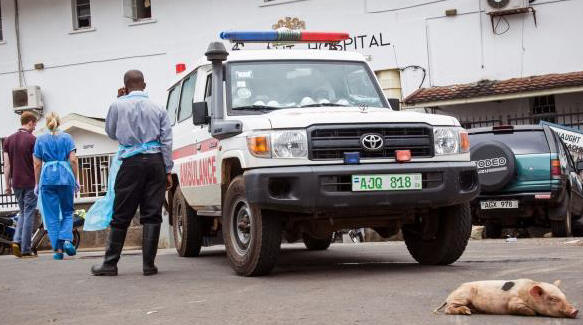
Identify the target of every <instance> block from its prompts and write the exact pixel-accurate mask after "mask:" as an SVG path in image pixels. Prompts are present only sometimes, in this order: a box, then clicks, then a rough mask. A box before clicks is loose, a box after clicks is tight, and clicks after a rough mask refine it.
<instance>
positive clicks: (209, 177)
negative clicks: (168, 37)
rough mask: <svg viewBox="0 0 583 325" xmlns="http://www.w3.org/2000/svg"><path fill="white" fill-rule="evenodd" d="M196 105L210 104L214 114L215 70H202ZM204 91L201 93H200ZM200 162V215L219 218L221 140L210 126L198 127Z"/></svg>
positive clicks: (196, 183)
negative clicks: (213, 78)
mask: <svg viewBox="0 0 583 325" xmlns="http://www.w3.org/2000/svg"><path fill="white" fill-rule="evenodd" d="M197 84H198V85H197V93H196V95H195V99H194V101H195V102H202V101H206V102H207V104H208V110H209V114H210V113H211V112H210V109H211V108H210V96H211V95H212V89H211V69H210V66H206V67H202V68H201V69H200V73H199V81H198V83H197ZM199 89H200V90H201V91H200V92H199V91H198V90H199ZM194 130H195V131H194V136H195V139H196V142H195V143H196V147H195V151H196V155H195V156H196V163H195V164H194V165H195V166H194V168H195V170H194V173H193V174H194V179H193V182H194V187H193V194H194V195H195V197H196V205H197V207H196V209H197V213H198V214H200V215H208V216H217V215H220V214H219V213H220V210H221V186H220V182H219V180H220V166H219V162H218V160H217V154H218V149H219V140H217V139H215V138H213V137H212V136H211V134H210V128H209V125H208V124H204V125H198V126H194Z"/></svg>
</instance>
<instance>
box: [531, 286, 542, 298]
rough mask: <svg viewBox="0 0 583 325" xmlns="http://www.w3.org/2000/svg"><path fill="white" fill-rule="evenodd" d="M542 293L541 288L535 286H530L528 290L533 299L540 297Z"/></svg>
mask: <svg viewBox="0 0 583 325" xmlns="http://www.w3.org/2000/svg"><path fill="white" fill-rule="evenodd" d="M543 293H544V290H543V288H542V287H541V286H538V285H535V286H532V288H530V291H529V294H530V295H531V296H532V297H533V298H540V297H542V295H543Z"/></svg>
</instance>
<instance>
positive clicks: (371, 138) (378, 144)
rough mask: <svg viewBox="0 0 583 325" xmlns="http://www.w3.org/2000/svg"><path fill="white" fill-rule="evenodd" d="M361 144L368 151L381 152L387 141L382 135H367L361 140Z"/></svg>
mask: <svg viewBox="0 0 583 325" xmlns="http://www.w3.org/2000/svg"><path fill="white" fill-rule="evenodd" d="M360 144H361V145H362V147H363V148H364V149H365V150H366V151H380V150H382V149H383V147H384V146H385V140H384V139H383V136H382V135H380V134H377V133H367V134H365V135H363V136H362V137H361V138H360Z"/></svg>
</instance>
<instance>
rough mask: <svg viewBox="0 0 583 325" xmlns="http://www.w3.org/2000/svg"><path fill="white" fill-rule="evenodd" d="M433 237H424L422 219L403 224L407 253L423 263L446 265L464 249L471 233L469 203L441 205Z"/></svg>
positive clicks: (458, 256) (455, 259)
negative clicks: (410, 224)
mask: <svg viewBox="0 0 583 325" xmlns="http://www.w3.org/2000/svg"><path fill="white" fill-rule="evenodd" d="M428 218H437V220H435V222H437V223H438V224H437V225H436V226H437V230H436V232H435V234H434V236H433V237H431V238H423V237H424V236H423V234H422V232H423V229H424V228H425V225H424V224H423V222H421V223H419V224H416V225H413V226H405V227H403V238H404V239H405V245H406V246H407V249H408V250H409V253H410V254H411V256H413V258H414V259H415V260H416V261H417V262H419V264H424V265H449V264H452V263H453V262H455V261H457V259H458V258H460V256H462V254H463V252H464V251H465V249H466V246H467V244H468V240H469V239H470V235H471V232H472V216H471V213H470V205H469V204H468V203H464V204H460V205H454V206H450V207H445V208H441V209H440V210H439V212H438V215H436V216H429V217H428Z"/></svg>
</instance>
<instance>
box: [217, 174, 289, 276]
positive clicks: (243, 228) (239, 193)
mask: <svg viewBox="0 0 583 325" xmlns="http://www.w3.org/2000/svg"><path fill="white" fill-rule="evenodd" d="M245 193H246V192H245V182H244V181H243V177H242V176H237V177H235V178H234V179H233V180H232V181H231V184H230V185H229V188H228V189H227V193H226V195H225V202H224V204H223V206H224V210H223V238H224V241H225V249H226V251H227V257H228V259H229V262H230V264H231V266H232V267H233V269H234V270H235V272H236V273H237V274H239V275H243V276H258V275H265V274H268V273H269V272H271V270H272V269H273V267H274V266H275V264H276V263H277V259H278V257H279V252H280V246H281V233H282V225H281V220H280V219H279V218H278V216H276V215H272V214H270V213H268V212H266V211H262V210H261V209H259V208H257V207H256V206H254V205H251V204H249V203H248V202H247V198H246V196H245Z"/></svg>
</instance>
